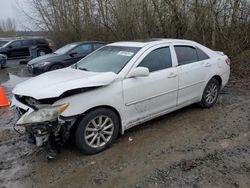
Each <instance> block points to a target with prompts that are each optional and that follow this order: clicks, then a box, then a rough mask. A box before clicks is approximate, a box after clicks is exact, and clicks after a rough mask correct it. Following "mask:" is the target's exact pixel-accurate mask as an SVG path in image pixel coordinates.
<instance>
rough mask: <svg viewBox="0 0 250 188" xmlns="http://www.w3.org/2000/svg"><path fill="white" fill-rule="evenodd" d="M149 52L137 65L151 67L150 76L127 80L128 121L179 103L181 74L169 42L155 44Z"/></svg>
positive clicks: (145, 116)
mask: <svg viewBox="0 0 250 188" xmlns="http://www.w3.org/2000/svg"><path fill="white" fill-rule="evenodd" d="M145 54H147V55H146V56H144V58H143V57H142V58H141V59H140V60H139V63H138V65H137V67H146V68H148V69H149V71H150V74H149V76H147V77H136V78H127V79H124V80H123V95H124V103H125V108H126V113H127V122H128V124H133V122H138V121H140V120H142V119H147V118H150V117H151V116H153V115H156V114H159V113H163V112H164V110H166V109H168V108H171V107H175V106H176V103H177V90H178V75H177V68H176V67H173V66H172V58H171V52H170V48H169V46H163V47H160V48H156V49H155V48H153V49H151V50H148V52H147V53H145Z"/></svg>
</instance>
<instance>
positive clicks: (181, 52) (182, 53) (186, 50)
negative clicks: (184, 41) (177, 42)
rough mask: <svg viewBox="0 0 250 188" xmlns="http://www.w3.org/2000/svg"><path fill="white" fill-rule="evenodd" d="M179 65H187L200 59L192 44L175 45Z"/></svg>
mask: <svg viewBox="0 0 250 188" xmlns="http://www.w3.org/2000/svg"><path fill="white" fill-rule="evenodd" d="M174 49H175V52H176V56H177V59H178V64H179V65H185V64H189V63H193V62H197V61H199V58H198V55H197V52H196V49H195V48H194V47H191V46H175V47H174Z"/></svg>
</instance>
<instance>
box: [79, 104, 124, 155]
mask: <svg viewBox="0 0 250 188" xmlns="http://www.w3.org/2000/svg"><path fill="white" fill-rule="evenodd" d="M119 125H120V121H119V118H118V116H117V114H116V113H115V112H114V111H113V110H111V109H107V108H98V109H94V110H92V111H90V112H88V113H87V114H86V115H84V117H83V118H82V120H81V121H80V123H79V124H78V126H77V128H76V132H75V140H76V146H77V147H78V148H79V149H80V150H81V151H82V152H83V153H85V154H88V155H90V154H96V153H99V152H101V151H103V150H105V149H107V148H108V147H109V146H110V145H111V144H112V143H113V142H114V140H115V139H116V138H117V136H118V132H119Z"/></svg>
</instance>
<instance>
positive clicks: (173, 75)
mask: <svg viewBox="0 0 250 188" xmlns="http://www.w3.org/2000/svg"><path fill="white" fill-rule="evenodd" d="M176 76H177V74H176V73H174V72H171V73H169V75H168V78H173V77H176Z"/></svg>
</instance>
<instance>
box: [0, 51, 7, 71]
mask: <svg viewBox="0 0 250 188" xmlns="http://www.w3.org/2000/svg"><path fill="white" fill-rule="evenodd" d="M6 64H7V57H6V56H5V55H2V54H0V68H4V67H6Z"/></svg>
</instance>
